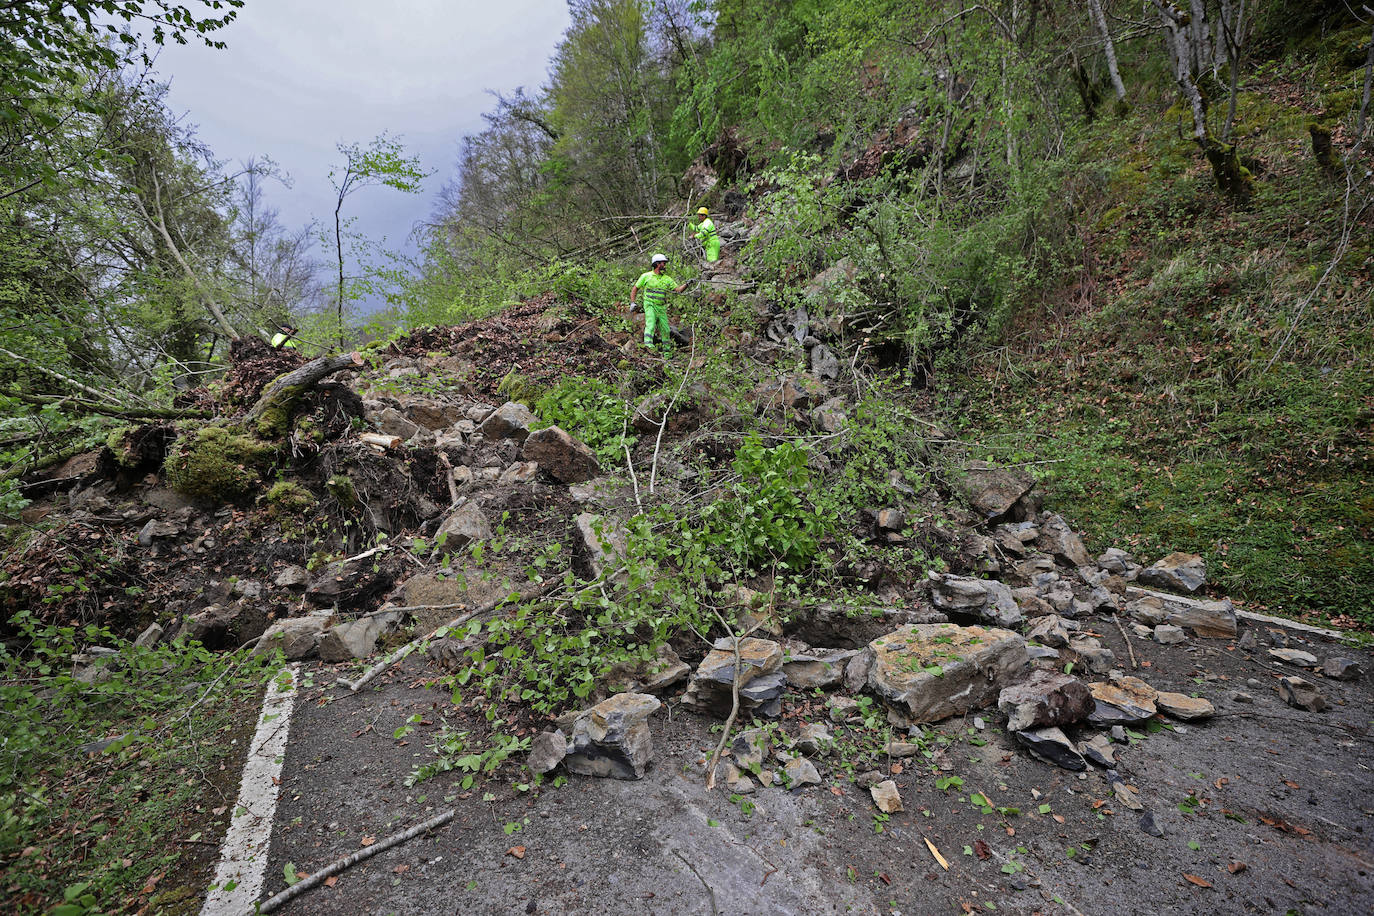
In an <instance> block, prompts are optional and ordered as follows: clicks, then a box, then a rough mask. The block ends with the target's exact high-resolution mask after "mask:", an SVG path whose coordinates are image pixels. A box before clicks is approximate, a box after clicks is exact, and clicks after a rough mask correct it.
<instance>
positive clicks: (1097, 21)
mask: <svg viewBox="0 0 1374 916" xmlns="http://www.w3.org/2000/svg"><path fill="white" fill-rule="evenodd" d="M1088 9H1089V10H1090V11H1091V13H1092V18H1093V24H1094V25H1096V26H1097V34H1098V35H1099V36H1100V37H1101V38H1102V54H1103V56H1105V57H1106V58H1107V75H1108V76H1109V77H1111V80H1112V89H1113V90H1114V91H1115V92H1116V110H1117V114H1124V113H1125V112H1126V85H1125V84H1124V83H1122V82H1121V70H1120V69H1119V68H1118V67H1117V65H1116V45H1115V43H1113V42H1112V33H1111V31H1110V30H1108V28H1107V17H1106V15H1105V14H1104V13H1103V12H1102V0H1088Z"/></svg>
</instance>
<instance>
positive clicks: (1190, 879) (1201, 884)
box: [1183, 871, 1212, 887]
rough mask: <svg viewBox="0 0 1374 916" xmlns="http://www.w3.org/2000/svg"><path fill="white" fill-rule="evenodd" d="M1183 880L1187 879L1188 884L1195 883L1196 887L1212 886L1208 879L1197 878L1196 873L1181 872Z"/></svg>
mask: <svg viewBox="0 0 1374 916" xmlns="http://www.w3.org/2000/svg"><path fill="white" fill-rule="evenodd" d="M1183 880H1185V881H1187V882H1188V883H1189V884H1195V885H1197V886H1198V887H1211V886H1212V882H1211V881H1208V880H1207V879H1206V878H1199V877H1198V876H1197V875H1190V874H1188V873H1187V872H1186V871H1185V872H1184V873H1183Z"/></svg>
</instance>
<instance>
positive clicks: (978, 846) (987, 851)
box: [973, 840, 992, 859]
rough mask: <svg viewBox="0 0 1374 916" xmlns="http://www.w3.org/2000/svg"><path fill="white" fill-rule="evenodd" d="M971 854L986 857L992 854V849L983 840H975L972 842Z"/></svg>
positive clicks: (980, 857) (981, 857)
mask: <svg viewBox="0 0 1374 916" xmlns="http://www.w3.org/2000/svg"><path fill="white" fill-rule="evenodd" d="M973 854H974V855H975V856H977V857H978V858H979V859H986V858H988V856H990V855H992V849H991V848H990V847H989V846H988V844H987V843H986V842H984V841H983V840H975V841H974V843H973Z"/></svg>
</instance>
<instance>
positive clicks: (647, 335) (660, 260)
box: [630, 254, 687, 356]
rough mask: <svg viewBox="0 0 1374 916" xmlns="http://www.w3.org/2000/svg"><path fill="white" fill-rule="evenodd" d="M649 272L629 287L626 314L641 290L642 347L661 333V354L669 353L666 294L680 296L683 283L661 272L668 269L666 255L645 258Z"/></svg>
mask: <svg viewBox="0 0 1374 916" xmlns="http://www.w3.org/2000/svg"><path fill="white" fill-rule="evenodd" d="M649 265H650V266H649V269H648V270H647V271H645V272H644V273H642V274H640V275H639V279H638V280H636V281H635V282H634V286H631V287H630V311H632V312H633V311H634V310H635V296H636V295H637V294H638V293H639V291H640V290H641V289H642V290H644V346H646V347H649V348H651V349H652V348H653V345H654V332H655V331H656V330H657V331H659V332H661V334H660V336H661V338H662V341H663V355H664V356H668V355H669V354H671V353H672V352H673V332H672V328H671V327H669V325H668V293H670V292H674V293H680V292H682V291H683V290H684V289H686V288H687V284H686V283H678V282H677V281H676V280H674V279H673V278H672V277H670V276H668V275H667V274H665V273H664V272H663V270H664V268H665V267H667V266H668V257H667V255H662V254H656V255H654V256H653V257H652V258H650V259H649Z"/></svg>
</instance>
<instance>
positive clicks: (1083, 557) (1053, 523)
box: [1035, 515, 1093, 566]
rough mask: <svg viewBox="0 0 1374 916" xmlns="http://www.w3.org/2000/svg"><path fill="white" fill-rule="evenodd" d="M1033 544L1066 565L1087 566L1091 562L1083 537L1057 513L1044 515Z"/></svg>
mask: <svg viewBox="0 0 1374 916" xmlns="http://www.w3.org/2000/svg"><path fill="white" fill-rule="evenodd" d="M1035 546H1036V547H1038V548H1040V549H1041V550H1043V551H1045V553H1047V554H1050V555H1051V556H1053V557H1054V558H1055V559H1056V560H1058V561H1059V562H1060V563H1063V564H1065V565H1067V566H1089V565H1091V564H1092V562H1093V558H1092V557H1091V556H1090V555H1089V554H1088V548H1086V547H1084V546H1083V539H1082V538H1080V537H1079V536H1078V534H1077V533H1076V532H1075V531H1074V530H1073V529H1072V528H1070V527H1069V523H1068V522H1066V521H1064V519H1062V518H1060V517H1059V516H1058V515H1049V516H1046V517H1045V520H1044V521H1043V522H1041V523H1040V536H1039V537H1037V538H1036V539H1035Z"/></svg>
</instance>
